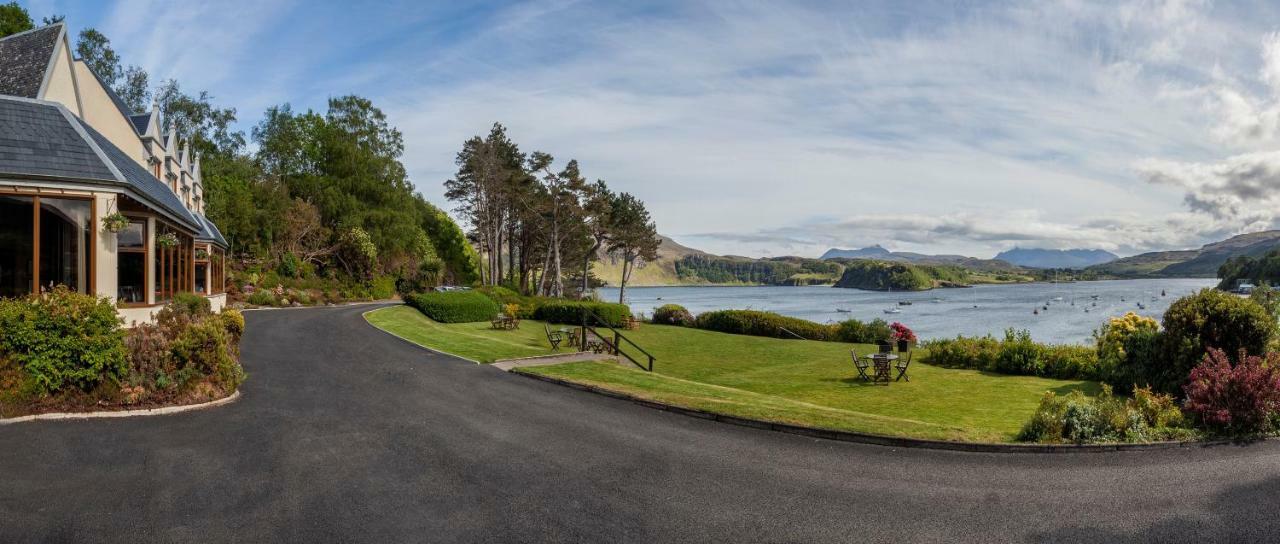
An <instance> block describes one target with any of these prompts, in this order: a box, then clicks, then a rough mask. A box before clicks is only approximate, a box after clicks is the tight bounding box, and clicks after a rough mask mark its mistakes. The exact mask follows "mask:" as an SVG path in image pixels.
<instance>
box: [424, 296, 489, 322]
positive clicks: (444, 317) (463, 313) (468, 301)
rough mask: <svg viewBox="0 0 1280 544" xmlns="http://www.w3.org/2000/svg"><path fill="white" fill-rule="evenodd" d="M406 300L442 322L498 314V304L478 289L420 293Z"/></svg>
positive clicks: (475, 318)
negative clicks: (477, 290)
mask: <svg viewBox="0 0 1280 544" xmlns="http://www.w3.org/2000/svg"><path fill="white" fill-rule="evenodd" d="M405 302H407V303H408V304H409V305H410V306H413V307H414V308H416V309H417V310H418V311H419V312H422V314H423V315H425V316H427V317H429V318H431V319H433V320H435V321H438V322H440V323H469V322H474V321H488V320H490V319H492V318H493V316H495V315H498V304H497V303H496V302H494V301H493V299H491V298H489V297H487V296H485V295H484V293H479V292H476V291H447V292H436V293H420V294H416V295H411V296H410V297H409V299H408V300H406V301H405Z"/></svg>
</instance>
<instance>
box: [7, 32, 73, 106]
mask: <svg viewBox="0 0 1280 544" xmlns="http://www.w3.org/2000/svg"><path fill="white" fill-rule="evenodd" d="M60 36H62V23H58V24H56V25H49V26H46V27H42V28H37V29H35V30H28V31H26V32H19V33H17V34H14V35H12V36H7V37H5V38H4V39H0V94H3V95H9V96H21V97H23V98H35V97H36V95H38V94H40V86H41V85H43V84H44V74H45V72H46V71H48V69H49V59H51V58H53V50H54V48H55V47H56V46H57V44H58V37H60Z"/></svg>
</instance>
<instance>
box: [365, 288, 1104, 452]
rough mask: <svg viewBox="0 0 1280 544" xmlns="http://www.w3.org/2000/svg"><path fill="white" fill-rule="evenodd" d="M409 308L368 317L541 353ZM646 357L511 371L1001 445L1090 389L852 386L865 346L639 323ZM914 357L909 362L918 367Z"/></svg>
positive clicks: (538, 336)
mask: <svg viewBox="0 0 1280 544" xmlns="http://www.w3.org/2000/svg"><path fill="white" fill-rule="evenodd" d="M413 314H416V312H415V311H414V310H412V309H410V308H388V309H383V310H378V311H375V312H372V313H370V314H369V316H368V318H369V320H370V322H371V323H373V324H374V325H378V326H382V325H381V323H387V322H391V323H393V324H394V325H395V326H396V327H397V328H395V329H393V328H391V327H384V328H388V330H391V331H392V332H395V333H396V334H398V335H400V336H403V337H406V338H409V339H410V340H412V341H414V342H418V343H420V344H422V345H425V346H427V347H430V348H433V349H438V350H441V351H446V352H449V353H455V354H458V355H462V356H464V357H468V358H471V359H476V360H481V361H492V360H494V359H502V358H509V357H525V356H531V355H540V354H546V353H549V352H550V350H549V347H547V344H546V340H545V338H543V330H542V324H541V323H538V322H531V321H526V322H525V323H524V324H523V326H522V327H521V329H520V330H518V331H494V330H490V329H489V325H488V323H471V324H454V325H441V324H438V323H433V322H431V321H430V320H427V319H426V318H424V317H422V316H421V315H417V316H416V317H415V316H414V315H413ZM625 334H626V336H627V337H628V338H631V339H632V340H634V341H635V342H636V343H637V344H639V345H640V346H642V347H644V349H645V350H647V351H649V352H650V353H652V354H653V355H654V356H655V357H657V362H656V364H655V365H654V371H655V372H654V373H653V374H649V373H646V372H644V371H641V370H638V369H632V368H626V367H622V366H618V365H614V364H608V363H568V364H563V365H555V366H544V367H530V368H525V369H521V371H522V372H530V373H537V374H544V375H548V376H555V377H558V378H563V379H567V380H571V381H575V382H580V383H587V384H591V385H596V386H600V387H605V388H610V389H615V390H619V391H623V392H626V393H630V394H633V395H636V396H639V397H643V398H649V399H653V400H658V401H662V402H669V403H672V404H676V405H681V406H687V407H691V408H701V409H706V410H713V411H718V412H723V413H727V414H731V415H739V416H747V417H754V418H759V419H767V420H773V421H779V422H785V423H795V424H803V425H811V426H815V427H823V428H831V429H840V430H849V431H859V432H870V433H877V434H886V435H895V436H911V437H917V438H933V439H942V440H966V441H989V442H1007V441H1012V440H1013V438H1014V436H1015V435H1016V434H1017V432H1018V430H1019V429H1020V428H1021V427H1022V424H1023V423H1024V422H1025V421H1026V420H1027V419H1028V418H1030V416H1031V414H1032V412H1034V411H1035V408H1036V405H1037V404H1038V403H1039V401H1040V398H1041V397H1042V396H1043V395H1044V392H1045V391H1055V392H1057V393H1059V394H1062V393H1066V392H1068V391H1071V390H1073V389H1077V388H1079V389H1083V390H1084V391H1085V392H1087V393H1091V394H1092V393H1094V392H1096V391H1097V388H1098V386H1097V384H1095V383H1093V382H1081V381H1066V380H1051V379H1045V378H1035V377H1028V376H1005V375H1001V374H992V373H984V372H979V371H974V370H953V369H944V368H937V367H931V366H928V365H924V364H921V363H920V362H919V361H918V360H917V361H916V362H914V363H912V365H911V370H910V372H909V373H908V375H909V376H910V377H911V381H910V382H905V381H903V382H893V383H892V384H890V385H888V386H884V385H871V384H867V383H865V382H862V381H860V380H857V379H855V378H856V376H857V372H856V371H855V370H854V368H853V364H852V362H851V358H850V354H849V352H850V350H851V349H854V350H857V352H858V353H859V354H860V355H861V354H866V353H871V352H872V351H874V350H875V347H874V346H870V345H854V344H842V343H837V342H816V341H808V340H781V339H774V338H760V337H753V336H740V335H731V334H723V333H717V332H710V331H702V330H697V329H688V328H683V327H672V326H664V325H648V324H646V325H643V326H641V328H640V329H639V330H635V331H627V332H625ZM918 356H919V354H917V359H918Z"/></svg>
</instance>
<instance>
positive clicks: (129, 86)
mask: <svg viewBox="0 0 1280 544" xmlns="http://www.w3.org/2000/svg"><path fill="white" fill-rule="evenodd" d="M150 80H151V78H150V76H148V75H147V71H146V70H143V69H142V68H140V67H138V66H133V65H130V66H129V67H128V68H125V70H124V74H123V75H122V76H121V78H120V81H119V82H118V83H117V84H116V87H115V91H116V94H117V95H119V96H120V99H121V100H124V103H125V104H126V105H128V106H129V109H130V110H131V111H132V112H133V113H142V112H145V111H147V109H148V106H150V105H151V104H150V102H151V81H150Z"/></svg>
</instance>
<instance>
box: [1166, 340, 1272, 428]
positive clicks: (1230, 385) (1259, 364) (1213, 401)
mask: <svg viewBox="0 0 1280 544" xmlns="http://www.w3.org/2000/svg"><path fill="white" fill-rule="evenodd" d="M1278 366H1280V355H1277V354H1276V353H1269V354H1267V359H1266V360H1265V361H1264V360H1263V359H1262V358H1261V357H1256V356H1250V355H1248V353H1247V352H1245V351H1244V350H1240V356H1239V359H1238V361H1237V362H1236V364H1235V365H1232V364H1231V360H1230V359H1229V358H1228V357H1227V354H1226V353H1224V352H1223V351H1222V350H1220V349H1210V350H1209V353H1208V354H1206V355H1205V357H1204V360H1203V361H1201V362H1200V364H1199V365H1197V366H1196V367H1195V368H1193V369H1191V376H1190V378H1189V381H1188V383H1187V384H1186V385H1185V386H1183V390H1184V391H1185V392H1186V394H1187V399H1186V402H1185V404H1184V406H1183V407H1184V409H1186V411H1188V412H1191V413H1193V414H1195V415H1197V416H1198V417H1199V418H1200V421H1202V422H1203V423H1204V424H1205V425H1206V426H1208V427H1209V428H1210V429H1212V430H1216V431H1219V432H1226V433H1237V434H1251V433H1259V432H1264V431H1266V430H1267V429H1268V427H1269V426H1270V420H1271V415H1272V414H1273V413H1275V412H1276V410H1277V409H1280V371H1277V368H1278Z"/></svg>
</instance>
